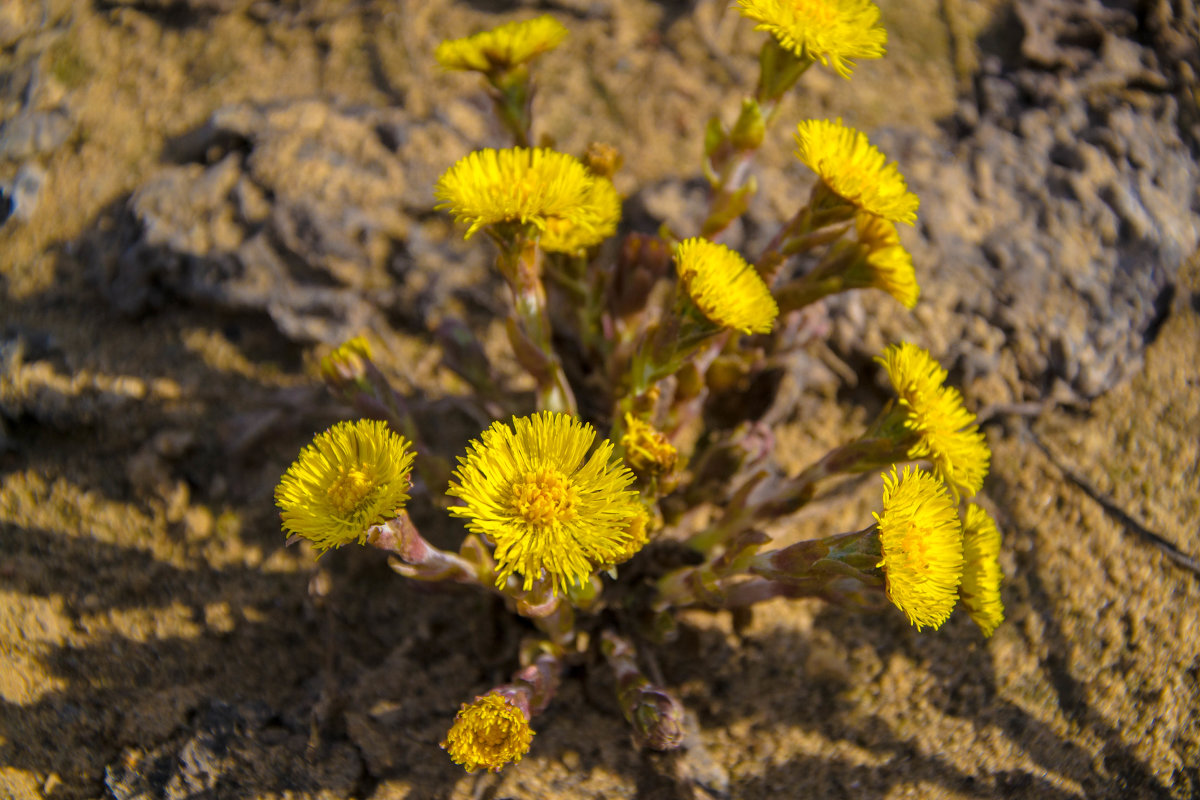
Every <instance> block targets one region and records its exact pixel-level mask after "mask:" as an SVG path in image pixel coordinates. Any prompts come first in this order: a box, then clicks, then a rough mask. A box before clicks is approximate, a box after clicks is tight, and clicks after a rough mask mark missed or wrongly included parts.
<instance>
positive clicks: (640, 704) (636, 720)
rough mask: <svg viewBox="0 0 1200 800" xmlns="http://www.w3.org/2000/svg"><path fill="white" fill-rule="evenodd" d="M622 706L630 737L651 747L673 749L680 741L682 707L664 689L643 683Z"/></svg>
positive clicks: (681, 739) (642, 744) (644, 745)
mask: <svg viewBox="0 0 1200 800" xmlns="http://www.w3.org/2000/svg"><path fill="white" fill-rule="evenodd" d="M629 699H630V701H631V704H630V705H629V706H628V707H627V708H626V709H625V713H626V716H627V717H628V718H629V723H630V724H631V725H632V726H633V738H634V739H635V740H637V743H638V744H639V745H641V746H642V747H649V748H650V749H652V750H674V749H675V748H676V747H679V745H680V744H682V743H683V706H682V705H681V704H680V703H679V701H678V700H676V699H675V697H674V695H672V694H671V693H670V692H668V691H667V690H666V689H660V688H658V687H657V686H654V685H653V684H649V683H647V684H646V685H644V686H641V687H638V688H637V689H636V690H635V691H633V692H631V693H630V698H629Z"/></svg>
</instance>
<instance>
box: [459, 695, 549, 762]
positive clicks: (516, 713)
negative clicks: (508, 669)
mask: <svg viewBox="0 0 1200 800" xmlns="http://www.w3.org/2000/svg"><path fill="white" fill-rule="evenodd" d="M532 740H533V729H532V728H531V727H529V717H528V716H527V715H526V714H525V712H524V711H522V710H521V709H520V708H518V707H517V706H516V705H514V704H513V703H512V702H511V701H510V700H509V699H508V698H507V697H505V696H504V695H502V694H500V693H498V692H492V693H489V694H485V695H483V696H481V697H476V698H475V702H473V703H463V704H462V708H460V709H459V710H458V714H457V715H456V716H455V717H454V724H453V725H452V726H451V727H450V732H449V733H447V734H446V741H444V742H442V744H441V747H442V749H443V750H445V751H446V752H448V753H449V754H450V758H452V759H453V760H454V763H455V764H459V765H461V766H462V767H463V768H464V769H466V771H467V772H474V771H475V770H477V769H486V770H487V771H488V772H499V771H500V770H501V769H503V768H504V766H505V765H506V764H509V763H518V762H520V760H521V758H522V757H524V755H525V754H526V753H528V752H529V743H530V742H531V741H532Z"/></svg>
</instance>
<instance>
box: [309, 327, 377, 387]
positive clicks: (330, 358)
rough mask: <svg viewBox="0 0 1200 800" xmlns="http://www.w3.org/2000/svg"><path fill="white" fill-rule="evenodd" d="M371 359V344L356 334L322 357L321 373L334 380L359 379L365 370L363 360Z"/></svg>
mask: <svg viewBox="0 0 1200 800" xmlns="http://www.w3.org/2000/svg"><path fill="white" fill-rule="evenodd" d="M370 360H371V345H370V344H369V343H368V342H367V340H366V339H365V338H363V337H362V336H355V337H354V338H353V339H349V340H347V341H345V342H343V343H342V344H341V345H339V346H338V347H337V349H335V350H334V351H333V352H332V353H330V354H329V355H327V356H325V357H324V358H322V359H321V375H323V376H324V377H325V378H326V379H327V380H331V381H334V382H341V381H355V380H359V379H361V378H362V377H363V374H364V372H365V364H364V363H363V362H364V361H370Z"/></svg>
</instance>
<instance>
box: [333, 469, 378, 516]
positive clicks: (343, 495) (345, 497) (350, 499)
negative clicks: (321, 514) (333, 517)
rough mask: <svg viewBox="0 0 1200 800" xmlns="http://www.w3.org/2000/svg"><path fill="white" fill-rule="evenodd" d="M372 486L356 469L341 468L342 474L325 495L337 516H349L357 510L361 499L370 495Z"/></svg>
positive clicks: (362, 473)
mask: <svg viewBox="0 0 1200 800" xmlns="http://www.w3.org/2000/svg"><path fill="white" fill-rule="evenodd" d="M373 488H374V484H373V482H372V481H371V478H370V477H369V476H368V475H367V473H366V472H365V471H363V470H361V469H358V468H356V467H350V468H343V472H342V474H341V475H339V476H338V479H337V480H336V481H334V482H333V483H332V484H331V485H330V487H329V490H328V491H327V492H326V494H327V495H328V497H329V503H330V505H332V506H333V507H334V508H335V509H336V510H337V512H338V513H339V514H349V513H350V512H351V511H354V510H355V509H356V508H358V505H359V504H360V503H361V502H362V501H363V498H364V497H366V496H367V495H368V494H370V492H371V489H373Z"/></svg>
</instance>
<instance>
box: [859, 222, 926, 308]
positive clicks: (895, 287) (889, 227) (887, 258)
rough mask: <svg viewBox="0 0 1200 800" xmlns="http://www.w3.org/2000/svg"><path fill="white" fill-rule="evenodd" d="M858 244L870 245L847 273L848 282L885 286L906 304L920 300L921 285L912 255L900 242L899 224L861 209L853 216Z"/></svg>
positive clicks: (864, 285) (862, 285)
mask: <svg viewBox="0 0 1200 800" xmlns="http://www.w3.org/2000/svg"><path fill="white" fill-rule="evenodd" d="M854 223H855V228H856V229H857V230H858V241H859V244H861V245H863V246H865V247H866V248H867V253H866V256H865V258H864V259H863V262H862V263H861V264H860V265H856V266H855V267H854V268H852V269H850V270H849V271H848V272H847V275H846V284H847V286H851V287H857V288H866V287H871V288H875V289H882V290H883V291H885V292H887V293H888V294H890V295H891V296H892V297H894V298H896V299H897V300H899V301H900V302H901V303H903V304H904V305H905V307H906V308H912V307H913V306H915V305H916V304H917V298H918V297H919V296H920V294H921V288H920V287H919V286H918V285H917V275H916V272H915V271H914V270H913V261H912V255H911V254H910V253H909V252H908V251H907V250H905V249H904V246H903V245H902V244H900V237H899V236H898V235H897V234H896V226H895V225H893V224H892V223H890V222H888V221H887V220H886V219H884V218H883V217H877V216H875V215H874V214H868V213H866V212H859V213H858V214H857V215H856V216H855V218H854Z"/></svg>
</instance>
